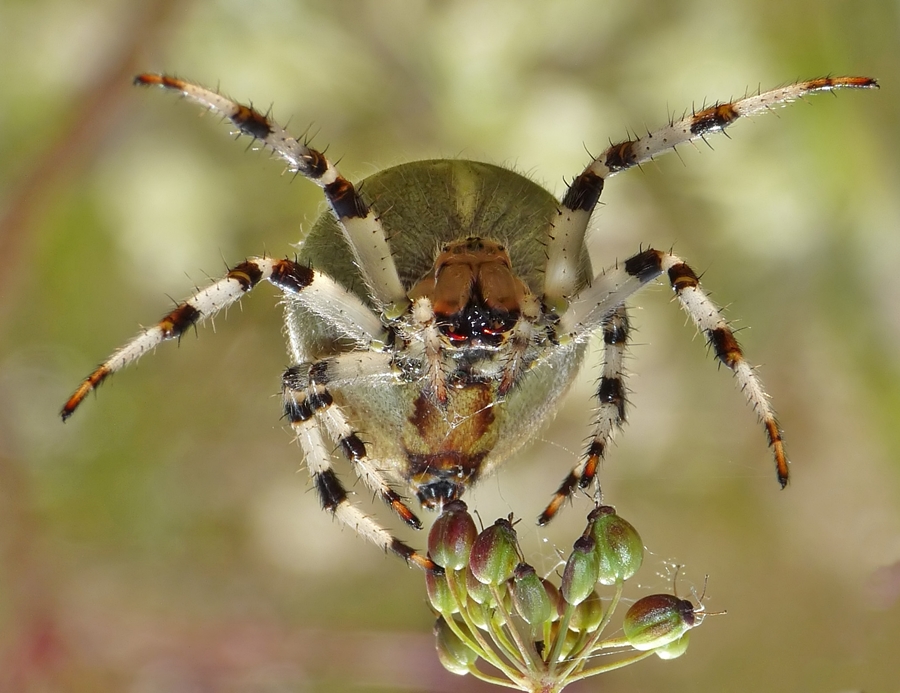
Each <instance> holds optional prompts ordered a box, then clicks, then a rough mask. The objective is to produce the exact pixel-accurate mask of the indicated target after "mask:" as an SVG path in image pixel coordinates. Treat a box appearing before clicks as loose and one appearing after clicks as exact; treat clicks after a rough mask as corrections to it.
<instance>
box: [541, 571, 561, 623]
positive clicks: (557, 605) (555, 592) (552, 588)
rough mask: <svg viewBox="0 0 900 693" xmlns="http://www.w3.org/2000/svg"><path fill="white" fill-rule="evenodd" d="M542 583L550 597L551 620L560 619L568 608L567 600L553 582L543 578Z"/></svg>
mask: <svg viewBox="0 0 900 693" xmlns="http://www.w3.org/2000/svg"><path fill="white" fill-rule="evenodd" d="M541 584H542V585H543V586H544V591H545V592H546V593H547V597H548V598H549V599H550V609H551V613H550V620H552V621H558V620H559V619H560V617H561V616H562V614H563V612H564V611H565V610H566V602H565V600H564V599H563V598H562V595H561V594H560V593H559V589H558V588H557V587H556V585H554V584H553V583H552V582H550V581H549V580H545V579H544V578H541Z"/></svg>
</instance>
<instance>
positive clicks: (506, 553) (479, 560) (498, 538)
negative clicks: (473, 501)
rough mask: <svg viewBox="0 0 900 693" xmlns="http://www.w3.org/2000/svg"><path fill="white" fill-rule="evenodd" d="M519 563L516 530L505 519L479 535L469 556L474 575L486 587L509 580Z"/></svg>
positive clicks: (470, 567)
mask: <svg viewBox="0 0 900 693" xmlns="http://www.w3.org/2000/svg"><path fill="white" fill-rule="evenodd" d="M518 562H519V548H518V541H517V539H516V530H514V529H513V526H512V523H511V522H510V521H509V520H505V519H503V518H500V519H499V520H497V521H496V522H495V523H494V524H493V525H491V526H490V527H488V528H487V529H486V530H484V531H483V532H482V533H481V534H479V535H478V537H477V538H476V539H475V544H474V545H473V546H472V553H471V554H470V555H469V569H470V570H471V571H472V575H474V576H475V578H476V579H477V580H478V581H479V582H483V583H484V584H485V585H500V584H502V583H504V582H506V581H507V580H509V578H511V577H512V575H513V571H514V570H515V569H516V565H517V564H518Z"/></svg>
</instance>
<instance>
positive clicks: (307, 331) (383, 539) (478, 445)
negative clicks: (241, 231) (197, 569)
mask: <svg viewBox="0 0 900 693" xmlns="http://www.w3.org/2000/svg"><path fill="white" fill-rule="evenodd" d="M135 82H136V83H137V84H140V85H159V86H162V87H164V88H166V89H170V90H174V91H177V92H180V93H181V94H183V95H184V96H185V97H187V98H188V99H190V100H192V101H196V102H198V103H199V104H201V105H203V106H205V107H207V108H209V109H210V110H212V111H215V112H217V113H219V114H221V115H223V116H224V117H226V118H228V119H229V120H230V121H231V122H232V123H233V124H234V125H235V126H237V128H238V129H239V131H240V133H242V134H246V135H250V136H251V137H252V138H254V139H255V140H257V141H259V142H260V143H262V144H263V145H264V146H266V147H268V148H269V149H271V150H272V151H273V152H274V153H275V154H276V155H278V156H280V157H281V158H283V159H285V160H286V161H287V162H288V166H289V169H290V170H292V171H295V172H296V173H299V174H301V175H303V176H305V177H307V178H309V179H310V180H312V181H313V182H315V183H317V184H318V185H319V186H321V187H322V188H323V190H324V192H325V197H326V199H327V201H328V203H329V205H330V207H331V212H328V213H325V214H323V215H322V216H321V217H320V218H319V220H318V221H317V223H316V224H315V225H314V227H313V228H312V229H311V230H310V232H309V233H308V235H307V236H306V238H305V239H304V240H303V242H302V245H301V246H300V250H299V256H298V258H297V259H296V260H289V259H283V260H275V259H272V258H268V257H254V258H249V259H247V260H245V261H244V262H242V263H240V264H239V265H236V266H235V267H233V268H231V269H230V270H229V272H228V274H227V275H226V276H225V277H224V278H223V279H220V280H219V281H217V282H215V283H213V284H212V285H211V286H209V287H207V288H206V289H203V290H200V291H198V292H197V293H196V294H194V295H193V296H192V297H190V298H188V299H187V300H186V301H184V302H183V303H181V304H180V305H178V306H177V307H176V308H175V309H174V310H173V311H171V312H170V313H169V314H168V315H166V316H165V317H163V319H162V320H160V321H159V323H158V324H157V325H155V326H154V327H151V328H149V329H147V330H144V331H143V332H141V333H140V334H139V335H138V336H136V337H135V338H134V339H132V340H131V341H130V342H128V343H127V344H126V345H125V346H123V347H121V348H120V349H119V350H117V351H116V352H114V353H113V354H112V356H110V357H109V359H107V360H106V361H105V362H104V363H103V364H101V365H100V366H98V367H97V369H96V370H95V371H94V372H93V373H91V375H89V376H88V377H87V378H86V379H85V380H84V382H83V383H82V384H81V386H80V387H79V388H78V389H77V390H76V392H75V393H74V394H73V395H72V396H71V397H70V398H69V400H68V401H67V402H66V404H65V406H64V407H63V410H62V418H63V419H64V420H65V419H67V418H68V417H69V416H71V414H72V413H73V412H74V411H75V409H76V408H77V407H78V405H79V404H80V403H81V402H82V400H83V399H84V398H85V397H86V396H87V394H88V393H89V392H90V391H92V390H93V389H95V388H96V387H97V386H98V385H99V384H100V383H101V382H102V381H103V380H104V379H105V378H106V377H107V376H109V375H110V374H112V373H114V372H116V371H118V370H121V369H122V368H124V367H125V366H127V365H128V364H130V363H132V362H134V361H136V360H137V359H139V358H140V357H141V356H142V355H143V354H144V353H145V352H147V351H148V350H150V349H152V348H154V347H155V346H157V345H158V344H159V343H161V342H162V341H165V340H168V339H174V338H178V337H180V336H181V335H182V334H183V333H184V332H185V330H187V329H188V328H189V327H190V326H192V325H195V324H197V323H198V322H201V321H203V320H205V319H206V318H209V317H211V316H213V315H215V314H216V313H217V312H219V311H220V310H222V309H224V308H227V307H228V306H229V305H231V304H233V303H235V302H236V301H238V300H239V299H240V298H241V296H243V294H244V293H246V292H247V291H249V290H251V289H252V288H254V287H255V286H257V285H258V284H259V283H260V282H261V281H263V280H266V281H268V282H270V283H272V284H274V285H275V286H277V287H278V288H280V289H281V290H282V291H283V293H284V296H285V324H286V334H287V337H288V343H289V352H290V358H291V363H292V364H293V365H292V366H291V367H289V368H288V369H287V371H286V372H285V373H284V376H283V401H284V412H285V415H286V417H287V419H288V421H289V422H290V425H291V427H292V428H293V429H294V431H295V433H296V435H297V440H298V442H299V443H300V446H301V448H302V450H303V453H304V455H305V458H306V464H307V466H308V468H309V473H310V475H311V477H312V480H313V483H314V485H315V487H316V490H317V492H318V495H319V499H320V501H321V503H322V505H323V507H324V508H326V509H327V510H330V511H331V512H332V513H333V514H334V515H335V517H337V518H338V519H339V520H341V521H342V522H344V523H346V524H347V525H349V526H352V527H353V528H354V529H355V530H356V531H357V532H358V533H360V534H362V535H363V536H365V537H366V538H368V539H369V540H371V541H373V542H374V543H375V544H377V545H378V546H381V547H382V548H384V549H390V550H392V551H394V552H395V553H397V554H398V555H400V556H401V557H403V558H405V559H407V560H409V561H411V562H413V563H415V564H417V565H419V566H421V567H423V568H433V567H434V566H433V564H432V563H431V561H430V559H429V558H428V557H427V556H423V555H421V554H420V553H418V552H417V551H415V550H414V549H412V548H411V547H409V546H408V545H406V544H405V543H403V542H401V541H400V540H399V539H396V538H395V537H393V536H392V535H391V534H390V533H389V532H388V531H387V530H385V529H384V528H382V527H381V525H380V524H378V523H377V522H376V521H375V520H374V519H373V518H372V517H370V516H368V515H365V514H364V513H363V512H361V511H360V510H359V509H358V508H357V506H355V505H353V504H351V503H350V502H349V500H348V493H347V491H346V489H345V488H344V485H343V484H342V483H341V481H340V480H339V479H338V477H337V476H336V474H335V472H334V470H333V459H332V457H333V456H332V452H333V451H334V450H335V449H340V450H341V451H342V453H343V454H344V456H346V457H347V459H348V460H349V461H350V462H351V463H352V464H353V466H354V468H355V470H356V472H357V474H358V475H359V476H360V478H361V479H362V480H363V482H364V483H365V484H366V485H367V486H368V487H369V488H370V489H372V490H373V491H374V492H375V493H376V494H378V495H380V496H381V498H382V499H383V500H384V501H385V502H386V503H387V504H388V505H389V506H391V508H392V509H393V510H394V511H395V512H396V513H397V514H398V515H399V516H400V517H401V518H402V519H403V520H404V522H406V523H407V524H408V525H410V526H413V527H416V528H418V527H421V523H420V522H419V520H418V518H416V516H415V515H414V514H413V512H412V511H411V510H410V509H409V507H408V506H407V505H406V503H405V502H404V500H403V498H401V496H400V495H399V494H398V493H397V492H396V491H395V490H394V489H393V486H395V485H397V486H400V487H402V488H403V489H409V490H410V491H413V492H415V494H416V496H417V497H418V499H419V501H420V503H421V504H422V505H423V506H425V507H427V508H440V507H441V506H442V505H443V504H444V503H447V502H449V501H450V500H453V499H456V498H458V497H460V496H461V495H462V494H463V492H464V491H465V489H466V488H467V487H468V486H470V485H471V484H473V483H474V482H475V481H477V480H478V479H480V478H482V477H484V476H486V475H488V474H490V473H491V472H492V471H493V470H494V469H495V468H496V467H497V466H498V465H499V464H500V463H502V462H503V461H504V460H505V459H507V458H508V457H510V456H511V455H512V454H513V453H515V452H516V451H517V450H518V449H519V448H520V447H521V446H522V445H524V444H525V443H526V442H528V440H529V439H530V438H531V437H533V436H534V434H535V433H536V432H537V431H538V430H540V426H541V424H542V423H543V422H545V421H547V420H548V419H549V418H550V417H552V415H553V413H554V412H555V410H556V408H557V404H558V401H559V399H560V397H562V395H563V394H564V393H565V391H566V390H567V389H568V387H569V385H570V384H571V383H572V382H573V380H574V378H575V375H576V373H577V371H578V367H579V366H580V364H581V361H582V359H583V356H584V352H585V348H586V345H587V342H588V341H589V339H590V338H591V337H592V336H593V335H595V334H597V333H598V332H599V333H601V334H602V336H603V344H604V348H603V351H604V362H603V367H602V374H601V378H600V380H599V383H598V387H597V392H596V397H597V415H596V420H595V422H594V424H593V431H592V436H591V441H590V443H589V444H588V447H587V450H586V452H585V455H584V458H583V460H582V461H581V462H580V463H579V464H578V465H577V466H576V467H575V468H574V469H572V470H571V471H570V472H569V474H568V475H567V476H566V478H565V479H564V480H563V482H562V484H561V485H560V487H559V489H558V490H557V491H556V492H555V494H554V495H553V498H552V500H551V502H550V504H549V505H548V506H547V508H546V509H545V510H544V512H543V513H542V514H541V516H540V517H539V519H538V521H539V522H540V523H541V524H544V523H546V522H549V521H550V520H551V519H552V518H553V517H554V515H555V514H556V513H557V512H558V510H559V508H560V506H561V505H562V504H563V502H564V501H565V500H566V499H567V498H569V497H571V496H572V494H573V493H575V491H576V490H578V489H585V488H587V487H589V486H590V485H591V484H592V483H593V482H594V480H595V478H596V472H597V467H598V464H599V462H600V460H601V459H602V458H603V456H604V454H605V451H606V448H607V445H608V444H609V440H610V438H611V436H612V434H613V432H614V431H615V429H616V428H617V427H619V426H620V425H621V424H622V422H623V421H624V418H625V392H626V390H625V384H624V370H623V355H624V350H625V347H626V344H627V340H628V336H629V335H628V333H629V327H628V317H627V314H626V310H625V301H626V300H627V299H628V298H629V297H630V296H631V295H632V294H634V293H635V292H637V291H638V290H639V289H641V288H642V287H643V286H644V285H646V284H647V283H649V282H651V281H653V280H655V279H656V278H657V277H659V276H660V275H663V274H665V276H666V277H667V279H668V281H669V283H670V284H671V286H672V289H673V290H674V292H675V295H676V296H677V298H678V300H679V301H680V303H681V305H682V307H683V308H684V309H685V311H686V312H687V314H688V315H689V316H690V318H691V319H692V320H693V322H694V323H695V324H696V326H697V327H698V329H699V330H700V331H701V332H702V333H703V334H704V335H705V337H706V338H707V340H708V341H709V343H710V345H711V346H712V348H713V351H714V353H715V355H716V357H717V358H718V359H719V360H720V361H721V362H722V363H724V364H725V365H726V366H728V367H729V368H730V369H731V370H732V371H733V372H734V374H735V377H736V378H737V380H738V384H739V386H740V389H741V390H742V391H743V392H744V395H745V396H746V398H747V400H748V401H749V403H750V405H751V407H752V408H753V410H754V411H755V412H756V413H757V415H758V416H759V418H760V421H761V422H762V424H763V426H764V428H765V431H766V434H767V437H768V442H769V445H770V446H771V448H772V450H773V454H774V457H775V464H776V469H777V475H778V481H779V483H780V484H781V485H782V486H784V485H786V484H787V481H788V461H787V458H786V456H785V452H784V446H783V442H782V434H781V430H780V428H779V426H778V423H777V422H776V419H775V415H774V412H773V410H772V408H771V406H770V404H769V401H768V397H767V396H766V394H765V391H764V390H763V387H762V384H761V382H760V381H759V379H758V377H757V376H756V374H755V372H754V370H753V368H752V367H751V366H750V365H749V364H748V363H747V361H746V360H745V359H744V356H743V353H742V351H741V348H740V346H739V345H738V343H737V340H736V339H735V337H734V334H733V332H732V330H731V329H730V327H729V326H728V324H727V323H726V321H725V320H724V318H723V317H722V314H721V313H720V311H719V310H718V308H716V306H715V305H714V304H713V303H712V302H711V301H710V300H709V298H708V297H707V296H706V294H705V293H703V291H702V290H701V289H700V286H699V281H698V278H697V275H696V274H695V273H694V271H693V270H692V269H691V268H690V267H688V265H686V264H685V263H684V262H683V261H682V260H681V259H680V258H678V257H676V256H675V255H673V254H672V253H669V252H664V251H659V250H654V249H652V248H648V249H646V250H642V251H640V252H639V253H637V254H636V255H634V256H632V257H631V258H629V259H627V260H625V261H624V262H622V263H615V264H613V265H611V266H610V267H607V268H606V269H604V270H602V271H600V272H599V273H597V274H594V273H593V272H592V270H591V267H590V262H589V260H588V257H587V251H586V247H585V242H584V237H585V232H586V229H587V225H588V220H589V218H590V215H591V212H592V211H593V209H594V207H595V205H596V203H597V201H598V199H599V197H600V193H601V192H602V190H603V185H604V181H605V180H606V178H608V177H609V176H612V175H614V174H616V173H618V172H620V171H623V170H625V169H627V168H631V167H633V166H636V165H639V164H641V163H642V162H645V161H648V160H650V159H652V158H653V157H654V156H656V155H658V154H661V153H664V152H665V151H668V150H672V149H674V148H675V147H676V146H677V145H678V144H682V143H685V142H688V141H691V140H694V139H697V138H702V137H704V136H706V135H709V134H713V133H716V132H719V131H722V130H724V129H725V127H727V126H728V125H730V124H731V123H732V122H734V121H735V120H737V119H738V118H741V117H743V116H748V115H753V114H756V113H761V112H765V111H766V110H768V109H769V108H771V107H772V106H775V105H780V104H786V103H788V102H790V101H793V100H796V99H798V98H800V97H802V96H804V95H806V94H811V93H814V92H819V91H832V90H834V89H839V88H872V87H877V86H878V85H877V83H876V82H875V80H873V79H870V78H865V77H833V78H821V79H815V80H811V81H808V82H800V83H797V84H793V85H790V86H787V87H783V88H780V89H775V90H773V91H769V92H761V93H757V94H754V95H748V96H746V97H744V98H742V99H738V100H736V101H733V102H729V103H723V104H716V105H714V106H711V107H709V108H705V109H703V110H701V111H698V112H695V113H692V114H690V115H687V116H686V117H684V118H683V119H682V120H680V121H677V122H676V121H672V122H670V123H669V124H668V125H667V126H666V127H663V128H661V129H660V130H657V131H655V132H652V133H649V134H647V135H646V136H645V137H641V138H639V139H635V140H630V141H626V142H621V143H618V144H615V145H612V146H611V147H609V148H608V149H607V150H606V151H604V152H603V153H602V154H601V155H600V156H599V157H597V158H596V159H594V160H593V161H592V162H591V163H590V164H589V165H588V166H587V168H585V170H584V171H583V172H582V173H581V174H579V175H578V176H577V177H576V178H575V179H574V180H573V181H572V183H571V185H570V186H569V188H568V191H567V192H566V195H565V196H564V197H563V199H562V201H558V200H556V199H555V198H554V197H553V196H552V195H550V193H548V192H547V191H545V190H544V189H543V188H541V187H540V186H538V185H537V184H535V183H533V182H532V181H530V180H528V179H527V178H525V177H523V176H521V175H519V174H516V173H513V172H511V171H508V170H505V169H502V168H499V167H497V166H492V165H488V164H482V163H476V162H471V161H460V160H434V161H420V162H415V163H410V164H403V165H400V166H397V167H394V168H391V169H387V170H385V171H382V172H380V173H377V174H375V175H373V176H370V177H369V178H367V179H366V180H365V193H366V194H365V199H363V197H362V196H361V195H360V194H359V193H358V192H357V190H356V188H355V187H354V186H353V184H351V183H350V182H349V181H348V180H346V179H345V178H343V177H342V176H341V175H340V174H339V173H338V171H337V169H336V168H335V167H334V166H333V164H332V163H331V162H330V161H328V160H327V159H326V158H325V157H324V156H323V155H322V153H320V152H318V151H316V150H314V149H312V148H310V147H308V146H307V145H306V144H304V143H301V142H298V141H297V140H295V139H294V138H292V137H291V136H290V135H288V134H287V133H286V132H285V131H284V130H283V129H282V128H281V127H280V126H278V125H277V124H276V123H275V122H273V121H272V120H271V119H270V118H269V117H268V116H267V115H263V114H261V113H259V112H257V111H255V110H253V109H252V108H249V107H247V106H243V105H240V104H238V103H235V102H233V101H231V100H230V99H227V98H225V97H223V96H221V95H220V94H218V93H215V92H212V91H209V90H207V89H204V88H202V87H199V86H197V85H195V84H191V83H189V82H185V81H183V80H180V79H177V78H174V77H168V76H162V75H154V74H144V75H140V76H138V77H137V78H136V79H135ZM363 439H365V440H366V442H363Z"/></svg>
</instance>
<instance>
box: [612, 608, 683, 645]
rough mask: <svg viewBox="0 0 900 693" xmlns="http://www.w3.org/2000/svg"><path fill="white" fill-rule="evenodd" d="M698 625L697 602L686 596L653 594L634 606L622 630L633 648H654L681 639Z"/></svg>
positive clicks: (627, 614)
mask: <svg viewBox="0 0 900 693" xmlns="http://www.w3.org/2000/svg"><path fill="white" fill-rule="evenodd" d="M695 625H696V616H695V613H694V605H693V604H691V602H689V601H688V600H687V599H679V598H678V597H676V596H674V595H671V594H653V595H650V596H649V597H644V598H643V599H638V600H637V601H636V602H635V603H634V604H632V605H631V608H630V609H628V613H626V614H625V620H624V621H623V622H622V629H623V630H624V631H625V637H626V638H627V639H628V643H629V644H630V645H631V646H632V647H633V648H634V649H636V650H652V649H655V648H657V647H663V646H664V645H668V644H670V643H672V642H674V641H676V640H678V639H679V638H680V637H681V636H682V635H684V634H685V633H687V632H688V631H689V630H690V629H691V628H693V627H694V626H695ZM685 647H686V645H685Z"/></svg>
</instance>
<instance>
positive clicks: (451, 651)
mask: <svg viewBox="0 0 900 693" xmlns="http://www.w3.org/2000/svg"><path fill="white" fill-rule="evenodd" d="M434 637H435V639H436V641H437V643H436V646H437V653H438V659H440V660H441V664H442V665H443V666H444V669H446V670H447V671H449V672H450V673H451V674H457V675H459V676H465V675H466V674H468V673H469V669H470V667H471V666H472V665H473V664H475V661H476V660H477V659H478V655H477V654H475V652H473V651H472V649H471V648H470V647H469V646H468V645H466V643H464V642H463V641H462V640H460V639H459V636H458V635H457V634H456V633H454V632H453V629H452V628H450V626H449V625H448V624H447V622H446V621H445V620H444V617H443V616H441V617H440V618H438V620H437V621H436V622H435V624H434Z"/></svg>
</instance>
